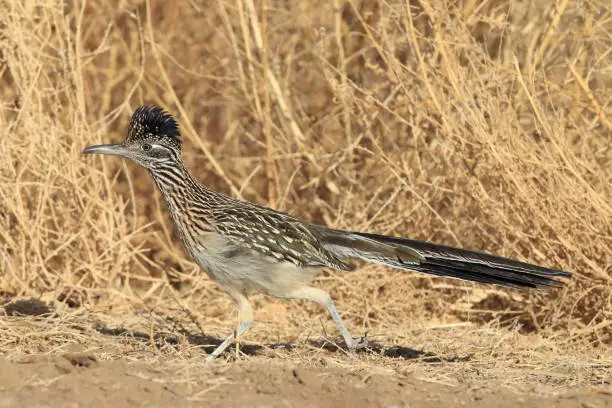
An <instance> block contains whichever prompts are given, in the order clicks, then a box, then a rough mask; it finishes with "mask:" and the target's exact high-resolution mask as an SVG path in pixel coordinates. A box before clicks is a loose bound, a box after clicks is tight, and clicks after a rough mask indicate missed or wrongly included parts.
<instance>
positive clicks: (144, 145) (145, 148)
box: [142, 143, 151, 152]
mask: <svg viewBox="0 0 612 408" xmlns="http://www.w3.org/2000/svg"><path fill="white" fill-rule="evenodd" d="M142 150H144V151H145V152H148V151H149V150H151V145H150V144H148V143H145V144H143V145H142Z"/></svg>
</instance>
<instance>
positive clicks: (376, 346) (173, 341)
mask: <svg viewBox="0 0 612 408" xmlns="http://www.w3.org/2000/svg"><path fill="white" fill-rule="evenodd" d="M95 329H96V330H97V331H98V332H99V333H100V334H103V335H106V336H116V337H129V338H132V339H136V340H142V341H146V342H147V343H150V342H151V341H153V342H154V343H155V344H156V345H158V346H161V345H178V344H179V341H180V340H179V335H180V336H184V338H186V339H187V341H188V342H189V344H191V345H194V346H199V347H200V348H201V349H202V350H203V351H204V352H205V353H207V354H209V353H212V351H213V350H214V349H215V348H216V347H217V346H218V345H219V344H221V342H222V341H223V339H220V338H218V337H215V336H210V335H207V334H203V333H193V332H190V331H187V330H186V329H184V328H182V327H177V332H178V334H172V333H157V334H154V335H153V338H151V335H150V334H149V333H145V332H140V331H134V330H129V329H125V328H109V327H106V326H101V325H98V326H96V328H95ZM306 344H307V345H309V346H310V347H313V348H316V349H322V350H326V351H329V352H332V353H346V354H348V353H349V352H348V351H347V348H346V345H345V343H344V342H343V341H339V342H335V341H332V340H311V341H307V342H306ZM293 348H295V345H293V344H291V343H269V344H263V345H257V344H241V345H240V352H241V353H242V354H244V355H247V356H257V355H262V354H264V353H265V351H266V350H287V351H290V350H292V349H293ZM356 353H357V354H366V355H367V354H372V355H377V356H384V357H389V358H396V359H404V360H419V361H421V362H425V363H442V362H446V363H453V362H466V361H470V360H471V358H472V355H471V354H470V355H465V356H441V355H438V354H435V353H431V352H427V351H423V350H416V349H413V348H410V347H406V346H398V345H395V346H389V347H387V346H385V345H384V344H382V343H379V342H376V341H371V340H369V341H367V345H366V346H364V347H363V348H360V349H359V350H357V351H356Z"/></svg>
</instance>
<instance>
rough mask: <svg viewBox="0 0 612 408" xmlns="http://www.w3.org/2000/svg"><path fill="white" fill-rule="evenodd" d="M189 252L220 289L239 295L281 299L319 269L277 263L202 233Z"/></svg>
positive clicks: (310, 279)
mask: <svg viewBox="0 0 612 408" xmlns="http://www.w3.org/2000/svg"><path fill="white" fill-rule="evenodd" d="M190 253H191V255H192V256H193V258H194V259H195V261H196V262H197V263H198V265H200V266H201V267H202V268H203V269H204V270H205V271H206V272H207V274H208V275H209V276H210V277H211V278H212V279H213V280H215V281H217V282H218V283H219V284H220V285H221V287H223V288H232V289H237V290H240V291H241V292H243V293H253V292H260V293H264V294H266V295H270V296H277V297H282V296H284V295H286V294H288V293H290V292H292V291H294V290H297V289H299V288H301V287H304V286H306V285H309V284H310V283H311V282H312V280H313V279H314V278H315V277H316V275H317V273H318V272H319V271H320V270H321V268H318V267H300V266H298V265H295V264H293V263H291V262H288V261H279V260H278V259H276V258H274V257H272V256H267V255H264V254H262V253H259V252H257V251H255V250H253V249H250V248H247V247H241V246H240V245H237V244H235V243H233V242H230V241H228V240H227V239H226V238H225V237H223V236H221V235H217V234H206V236H203V237H201V239H198V243H197V244H195V245H194V246H193V247H192V248H191V250H190Z"/></svg>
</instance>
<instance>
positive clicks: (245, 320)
mask: <svg viewBox="0 0 612 408" xmlns="http://www.w3.org/2000/svg"><path fill="white" fill-rule="evenodd" d="M227 293H228V294H229V295H230V296H231V297H232V299H234V301H235V302H236V305H237V306H238V318H239V320H240V325H239V326H238V330H234V331H232V334H230V335H229V336H227V338H226V339H225V340H223V343H221V344H219V346H218V347H217V348H216V349H215V350H214V351H213V352H212V353H211V354H210V355H209V356H208V357H207V358H206V360H214V359H215V358H217V357H219V356H220V355H221V354H223V352H224V351H225V350H227V348H228V347H229V346H230V345H231V344H232V343H233V342H234V340H236V339H237V338H239V337H240V336H242V335H243V334H244V333H245V332H246V331H247V330H249V329H250V328H251V326H253V308H252V307H251V304H250V303H249V300H248V299H247V297H246V296H245V295H243V294H242V293H240V292H238V291H233V290H228V291H227Z"/></svg>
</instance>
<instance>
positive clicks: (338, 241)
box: [324, 230, 572, 288]
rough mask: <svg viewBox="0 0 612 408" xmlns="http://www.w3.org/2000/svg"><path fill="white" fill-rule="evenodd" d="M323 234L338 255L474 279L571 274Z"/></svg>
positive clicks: (391, 240)
mask: <svg viewBox="0 0 612 408" xmlns="http://www.w3.org/2000/svg"><path fill="white" fill-rule="evenodd" d="M324 238H325V241H326V243H327V245H328V246H329V249H330V250H332V251H334V252H336V253H338V254H339V255H344V256H349V257H356V258H361V259H364V260H367V261H370V262H375V263H380V264H384V265H390V266H393V267H396V268H402V269H411V270H414V271H419V272H425V273H428V274H431V275H436V276H445V277H450V278H456V279H462V280H468V281H474V282H482V283H492V284H496V285H501V286H510V287H530V288H539V287H547V286H561V285H563V282H561V281H559V280H556V279H554V278H555V277H560V278H568V279H570V278H571V277H572V275H571V274H570V273H568V272H564V271H560V270H555V269H548V268H543V267H541V266H537V265H531V264H528V263H525V262H519V261H514V260H512V259H506V258H502V257H500V256H495V255H490V254H486V253H484V252H476V251H469V250H466V249H459V248H453V247H449V246H445V245H437V244H432V243H429V242H424V241H417V240H412V239H406V238H395V237H387V236H385V235H376V234H365V233H361V232H347V231H339V230H328V231H326V233H325V234H324Z"/></svg>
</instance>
